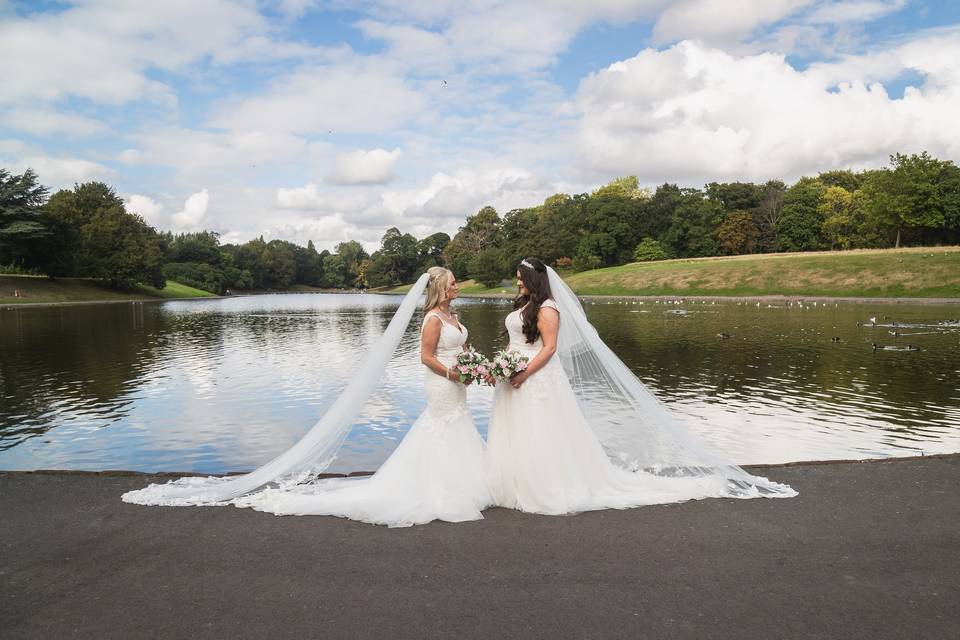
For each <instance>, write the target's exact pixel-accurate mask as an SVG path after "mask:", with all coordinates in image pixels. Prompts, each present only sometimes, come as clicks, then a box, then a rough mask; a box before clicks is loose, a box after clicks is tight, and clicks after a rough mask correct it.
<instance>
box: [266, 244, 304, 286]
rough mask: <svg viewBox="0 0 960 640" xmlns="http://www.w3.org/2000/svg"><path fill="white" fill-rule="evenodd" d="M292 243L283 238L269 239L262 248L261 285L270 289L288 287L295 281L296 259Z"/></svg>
mask: <svg viewBox="0 0 960 640" xmlns="http://www.w3.org/2000/svg"><path fill="white" fill-rule="evenodd" d="M295 246H296V245H294V244H293V243H291V242H287V241H285V240H271V241H270V242H268V243H267V246H266V247H265V248H264V250H263V254H262V257H261V260H262V262H263V267H264V271H263V286H265V287H268V288H270V289H289V288H290V286H291V285H293V284H294V283H295V282H296V276H297V261H296V258H295V257H294V247H295Z"/></svg>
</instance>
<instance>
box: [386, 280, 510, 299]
mask: <svg viewBox="0 0 960 640" xmlns="http://www.w3.org/2000/svg"><path fill="white" fill-rule="evenodd" d="M458 284H459V285H460V295H462V296H493V295H509V296H513V295H515V294H516V293H517V289H516V287H515V286H513V284H512V283H511V284H510V286H506V285H504V286H502V287H493V288H492V289H490V288H487V287H485V286H484V285H482V284H480V283H479V282H477V281H475V280H462V281H460V282H459V283H458ZM412 286H413V285H412V284H402V285H400V286H399V287H394V288H392V289H385V290H383V292H384V293H406V292H408V291H410V287H412Z"/></svg>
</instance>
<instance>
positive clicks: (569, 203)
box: [0, 152, 960, 294]
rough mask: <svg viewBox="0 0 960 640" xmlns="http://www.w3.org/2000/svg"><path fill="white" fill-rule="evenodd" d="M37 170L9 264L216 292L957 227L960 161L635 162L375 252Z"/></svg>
mask: <svg viewBox="0 0 960 640" xmlns="http://www.w3.org/2000/svg"><path fill="white" fill-rule="evenodd" d="M48 194H49V190H48V189H47V188H46V187H44V186H43V185H41V184H40V183H39V180H38V178H37V176H36V174H34V173H33V171H31V170H27V171H26V172H24V173H23V174H20V175H16V174H13V173H11V172H9V171H7V170H4V169H0V266H3V268H4V270H6V271H16V272H23V273H40V274H45V275H48V276H51V277H63V276H75V277H89V278H98V279H102V280H104V281H107V282H109V283H111V284H112V285H114V286H132V285H134V284H136V283H145V284H150V285H152V286H155V287H162V286H163V285H164V283H165V281H166V280H167V279H169V280H175V281H177V282H180V283H183V284H187V285H190V286H195V287H197V288H200V289H204V290H207V291H212V292H214V293H221V294H222V293H225V292H227V291H228V290H233V289H237V290H243V289H261V288H267V289H288V288H290V287H292V286H294V285H298V284H303V285H310V286H315V287H327V288H345V287H356V288H364V287H384V286H392V285H397V284H401V283H405V282H410V281H412V280H413V279H415V277H416V276H417V275H418V274H420V273H422V272H423V271H424V270H426V269H427V268H429V267H431V266H434V265H437V264H440V265H444V266H447V267H449V268H450V269H452V270H453V272H454V273H455V274H456V275H457V277H458V278H461V279H465V278H474V279H476V280H478V281H480V282H482V283H484V284H486V285H488V286H495V285H496V284H499V283H500V282H501V280H502V279H504V278H509V277H511V275H512V272H513V269H514V267H515V266H516V264H517V262H519V261H520V259H522V258H523V257H524V256H528V255H535V256H538V257H540V258H541V259H543V260H544V261H546V262H548V263H551V264H553V265H555V266H556V267H558V268H559V269H572V270H577V271H582V270H586V269H596V268H600V267H608V266H614V265H620V264H625V263H627V262H633V261H644V260H662V259H667V258H689V257H707V256H717V255H737V254H749V253H769V252H782V251H815V250H824V249H853V248H883V247H899V246H905V245H939V244H956V243H960V168H958V167H957V166H956V165H955V164H954V163H953V162H952V161H949V160H939V159H937V158H934V157H932V156H930V155H929V154H928V153H926V152H924V153H921V154H914V155H903V154H896V155H893V156H891V158H890V164H889V166H887V167H884V168H882V169H875V170H866V171H860V172H853V171H849V170H832V171H826V172H823V173H820V174H819V175H818V176H816V177H803V178H801V179H799V180H798V181H797V182H796V183H795V184H793V185H791V186H789V187H788V186H787V185H786V184H784V183H783V182H782V181H779V180H771V181H769V182H766V183H763V184H757V183H752V182H711V183H709V184H707V185H706V186H705V187H704V188H702V189H698V188H688V187H680V186H678V185H676V184H669V183H668V184H663V185H660V186H659V187H657V188H656V189H655V190H652V191H651V190H648V189H643V188H640V187H639V185H638V181H637V179H636V178H635V177H625V178H618V179H616V180H613V181H612V182H610V183H609V184H607V185H605V186H603V187H601V188H599V189H597V190H596V191H594V192H592V193H583V194H577V195H567V194H562V193H561V194H555V195H552V196H550V197H549V198H547V199H546V200H545V201H544V202H543V203H542V204H540V205H537V206H534V207H529V208H522V209H514V210H511V211H509V212H507V213H506V214H505V215H503V216H500V214H499V213H498V212H497V211H496V210H495V209H494V208H493V207H489V206H487V207H483V208H482V209H480V210H479V211H478V212H477V213H475V214H473V215H470V216H468V217H467V218H466V221H465V223H464V225H463V226H462V227H460V229H459V230H458V232H457V233H456V235H454V237H453V238H450V236H449V235H447V234H445V233H434V234H432V235H430V236H427V237H426V238H422V239H418V238H416V237H414V236H413V235H411V234H409V233H402V232H401V231H400V230H399V229H397V228H395V227H393V228H390V229H388V230H387V231H386V232H385V233H384V235H383V237H382V239H381V242H380V247H379V248H378V249H377V250H376V251H374V252H373V253H372V254H368V253H367V252H366V251H365V250H364V247H363V245H361V244H360V243H359V242H357V241H347V242H342V243H340V244H338V245H337V246H336V247H334V249H333V251H328V250H326V249H324V250H323V251H317V249H316V247H315V246H314V245H313V242H312V241H309V242H308V243H307V246H306V247H301V246H299V245H297V244H295V243H292V242H288V241H285V240H271V241H269V242H266V241H264V239H263V237H260V238H256V239H254V240H250V241H249V242H246V243H244V244H239V245H235V244H220V239H219V236H218V234H217V233H215V232H212V231H201V232H198V233H181V234H172V233H170V232H158V231H157V230H156V229H154V228H153V227H151V226H150V225H148V224H147V223H146V222H145V221H144V220H143V218H142V217H140V216H139V215H137V214H136V213H132V212H128V211H126V209H125V206H124V203H123V201H122V200H121V199H120V198H119V197H118V196H117V195H116V194H115V193H114V192H113V190H112V189H111V188H110V187H109V186H107V185H105V184H103V183H101V182H88V183H84V184H79V185H76V186H75V187H74V188H73V189H72V190H67V189H65V190H61V191H58V192H57V193H55V194H53V195H52V196H50V197H49V198H48V197H47V196H48Z"/></svg>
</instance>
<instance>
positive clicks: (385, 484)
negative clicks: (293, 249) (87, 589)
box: [123, 267, 490, 527]
mask: <svg viewBox="0 0 960 640" xmlns="http://www.w3.org/2000/svg"><path fill="white" fill-rule="evenodd" d="M424 289H425V290H426V302H425V304H424V316H423V323H422V325H421V328H420V361H421V362H422V363H423V365H424V368H425V372H424V374H425V377H426V381H425V392H426V400H427V407H426V410H425V411H424V412H423V413H422V414H421V415H420V417H419V418H418V419H417V420H416V422H415V423H414V424H413V426H412V427H411V428H410V430H409V431H408V432H407V434H406V435H405V437H404V438H403V440H402V441H401V442H400V444H399V446H398V447H397V448H396V450H394V452H393V453H392V454H391V456H390V457H389V458H388V459H387V461H386V462H384V463H383V465H382V466H381V467H380V469H378V470H377V472H376V473H375V474H373V475H372V476H367V477H349V478H327V479H317V478H316V476H318V475H319V472H320V471H322V470H323V469H324V468H326V466H327V465H329V463H330V462H331V461H332V459H333V457H334V456H335V454H336V451H337V449H338V448H339V446H340V445H341V444H342V442H343V438H344V437H345V436H346V433H347V432H348V431H349V428H350V426H351V425H352V424H353V421H354V420H355V418H356V415H357V413H358V412H359V408H360V407H362V405H363V402H364V401H365V400H366V398H367V397H368V396H369V393H370V391H371V390H372V389H373V387H374V385H375V384H376V381H377V380H378V379H379V376H380V375H381V374H382V371H383V366H384V364H385V363H386V361H387V360H388V359H389V358H390V356H392V354H393V352H394V350H395V349H396V346H397V344H398V343H399V340H400V337H401V336H402V334H403V332H404V330H405V329H406V326H407V324H408V323H409V320H410V317H411V316H412V314H413V310H414V309H415V308H416V304H417V302H419V299H420V296H421V294H423V293H424ZM457 292H458V286H457V280H456V278H455V277H454V275H453V273H452V272H451V271H450V270H449V269H445V268H443V267H431V268H430V269H429V270H427V273H425V274H424V275H423V276H421V278H420V280H418V281H417V284H415V285H414V287H413V288H412V289H411V291H410V293H408V294H407V297H406V298H405V299H404V301H403V302H402V303H401V305H400V308H399V309H398V310H397V313H396V314H395V315H394V318H393V320H392V321H391V323H390V325H389V326H388V327H387V330H386V331H385V332H384V334H383V336H382V337H381V338H380V340H379V341H378V342H377V343H376V344H374V345H373V346H372V347H371V350H370V355H369V357H368V358H367V360H366V361H365V362H363V363H362V364H361V366H359V367H358V368H357V371H356V373H355V375H354V377H353V379H352V380H351V382H350V384H349V385H348V387H347V388H346V389H345V390H344V392H343V393H342V394H341V395H340V396H339V398H338V400H337V402H335V403H334V405H333V406H331V407H330V408H329V409H328V410H327V412H326V413H325V414H324V416H323V417H322V418H321V419H320V421H319V422H318V423H317V424H316V425H315V426H314V428H313V429H312V430H311V431H310V432H309V433H308V434H307V435H305V436H304V438H303V439H302V440H301V441H300V442H298V443H297V444H296V445H294V446H293V447H292V448H291V449H290V450H288V451H287V452H285V453H283V454H281V455H280V456H278V458H276V459H274V460H272V461H270V462H268V463H267V464H265V465H263V466H262V467H260V468H259V469H257V470H255V471H253V472H251V473H249V474H247V475H245V476H239V477H237V478H222V479H221V478H199V479H195V478H183V479H181V480H178V481H176V482H173V483H168V484H165V485H150V486H149V487H146V488H144V489H140V490H138V491H132V492H130V493H127V494H124V496H123V499H124V500H125V501H126V502H134V503H138V504H159V505H190V504H234V505H236V506H239V507H251V508H253V509H256V510H258V511H266V512H269V513H274V514H277V515H331V516H340V517H344V518H350V519H351V520H359V521H362V522H369V523H372V524H381V525H387V526H390V527H407V526H411V525H415V524H424V523H426V522H430V521H432V520H445V521H447V522H462V521H466V520H480V519H482V518H483V516H482V515H481V513H480V512H481V511H482V510H483V509H485V508H486V507H487V506H489V505H490V494H489V491H488V490H487V485H486V482H485V478H484V472H483V468H484V442H483V438H482V437H481V436H480V434H479V433H478V432H477V429H476V427H475V425H474V422H473V419H472V418H471V416H470V413H469V411H468V409H467V395H466V386H465V385H464V384H463V383H461V382H460V381H459V376H458V375H457V374H456V373H455V372H454V371H453V370H452V366H453V365H454V364H455V363H456V360H457V355H458V354H459V353H460V351H462V350H463V345H464V344H465V343H466V340H467V328H466V327H465V326H463V324H462V323H461V322H460V321H459V319H458V318H457V315H456V314H455V313H454V312H453V310H452V309H451V308H450V303H451V302H452V301H453V300H455V299H456V297H457ZM263 487H266V488H263ZM251 491H255V492H251Z"/></svg>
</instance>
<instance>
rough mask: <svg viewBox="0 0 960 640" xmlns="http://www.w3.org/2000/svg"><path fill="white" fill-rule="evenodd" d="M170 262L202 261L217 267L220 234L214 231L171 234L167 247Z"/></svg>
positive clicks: (219, 259) (219, 260)
mask: <svg viewBox="0 0 960 640" xmlns="http://www.w3.org/2000/svg"><path fill="white" fill-rule="evenodd" d="M167 260H169V261H170V262H202V263H205V264H208V265H210V266H212V267H219V266H220V262H221V257H220V234H219V233H217V232H216V231H199V232H196V233H180V234H177V235H175V236H172V237H171V239H170V242H169V248H168V249H167Z"/></svg>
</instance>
